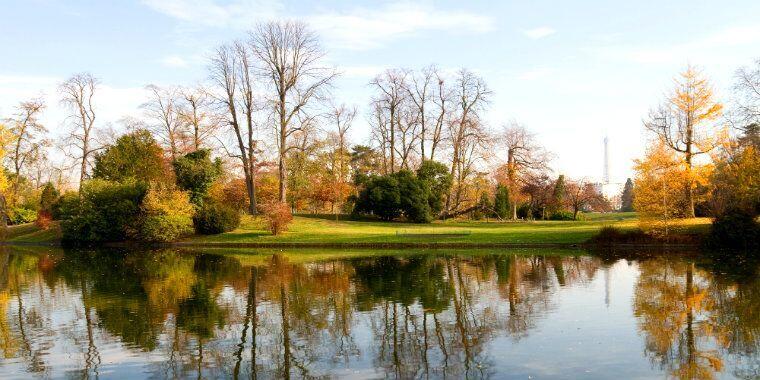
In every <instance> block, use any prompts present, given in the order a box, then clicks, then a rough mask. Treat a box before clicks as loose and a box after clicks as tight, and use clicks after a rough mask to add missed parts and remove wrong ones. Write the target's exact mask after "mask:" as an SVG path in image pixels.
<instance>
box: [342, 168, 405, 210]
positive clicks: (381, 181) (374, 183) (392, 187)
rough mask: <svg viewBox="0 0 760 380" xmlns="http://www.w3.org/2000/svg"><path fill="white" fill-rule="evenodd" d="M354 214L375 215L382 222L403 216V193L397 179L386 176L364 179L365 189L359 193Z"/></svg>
mask: <svg viewBox="0 0 760 380" xmlns="http://www.w3.org/2000/svg"><path fill="white" fill-rule="evenodd" d="M353 214H355V215H357V216H358V215H361V214H373V215H376V216H377V217H378V218H380V219H382V220H393V219H396V218H398V217H399V216H401V193H400V191H399V186H398V180H397V179H396V177H394V176H391V175H386V176H370V177H367V178H366V179H364V189H362V191H361V192H360V193H359V196H358V198H357V200H356V205H355V207H354V212H353Z"/></svg>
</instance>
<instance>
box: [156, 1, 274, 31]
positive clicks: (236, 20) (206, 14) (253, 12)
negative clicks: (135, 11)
mask: <svg viewBox="0 0 760 380" xmlns="http://www.w3.org/2000/svg"><path fill="white" fill-rule="evenodd" d="M143 4H145V5H147V6H148V7H150V8H153V9H154V10H156V11H158V12H161V13H164V14H166V15H168V16H171V17H174V18H176V19H180V20H182V21H187V22H191V23H194V24H202V25H206V26H213V27H233V28H250V27H251V26H253V24H255V23H256V21H260V20H263V19H269V18H274V17H275V15H276V14H277V13H279V12H280V11H281V10H282V4H281V3H280V2H279V1H277V0H233V1H229V2H226V3H224V4H222V3H220V2H218V1H215V0H143Z"/></svg>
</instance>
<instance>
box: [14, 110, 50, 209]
mask: <svg viewBox="0 0 760 380" xmlns="http://www.w3.org/2000/svg"><path fill="white" fill-rule="evenodd" d="M44 109H45V103H44V102H43V101H42V99H31V100H27V101H23V102H21V103H20V104H19V105H18V107H17V108H16V116H15V117H14V118H13V119H11V120H9V124H10V126H11V128H10V135H11V139H12V140H11V146H10V148H9V149H8V155H7V157H6V159H7V160H8V161H10V165H11V168H12V169H13V174H14V179H13V185H12V187H11V190H12V192H13V197H14V198H15V197H16V196H18V191H19V180H20V178H21V175H22V172H23V170H24V168H25V167H26V165H33V164H34V162H35V161H38V160H40V159H41V158H42V156H44V152H43V148H44V147H45V146H46V145H47V144H48V141H47V140H46V139H45V138H44V134H45V133H47V129H45V127H44V126H43V125H42V123H40V121H39V116H40V114H41V113H42V111H43V110H44Z"/></svg>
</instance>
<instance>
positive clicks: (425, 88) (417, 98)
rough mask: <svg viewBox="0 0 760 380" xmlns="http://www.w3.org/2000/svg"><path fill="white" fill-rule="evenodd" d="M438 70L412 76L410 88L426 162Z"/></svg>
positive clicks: (431, 67) (424, 70)
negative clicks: (431, 108)
mask: <svg viewBox="0 0 760 380" xmlns="http://www.w3.org/2000/svg"><path fill="white" fill-rule="evenodd" d="M436 74H437V72H436V69H435V67H434V66H429V67H426V68H424V69H422V71H421V72H420V73H419V74H414V75H412V76H411V82H412V83H411V85H410V86H409V89H408V91H409V98H410V99H411V100H412V102H413V103H414V107H415V114H416V116H417V123H419V126H420V132H419V139H420V158H421V160H422V161H425V140H427V138H428V127H429V124H430V118H429V117H428V115H429V114H430V108H429V106H430V103H431V102H432V99H431V98H432V97H433V93H432V90H433V86H434V85H435V82H436V81H437V78H436Z"/></svg>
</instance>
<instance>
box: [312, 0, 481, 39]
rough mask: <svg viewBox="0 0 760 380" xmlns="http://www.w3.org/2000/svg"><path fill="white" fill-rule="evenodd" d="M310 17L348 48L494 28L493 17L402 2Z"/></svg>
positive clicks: (327, 35) (328, 36)
mask: <svg viewBox="0 0 760 380" xmlns="http://www.w3.org/2000/svg"><path fill="white" fill-rule="evenodd" d="M306 20H307V21H308V22H309V23H310V24H311V25H313V26H314V28H316V29H317V30H318V31H319V32H320V33H321V34H322V35H323V36H324V37H325V39H326V40H327V41H328V43H330V44H332V45H336V46H338V47H342V48H347V49H357V50H361V49H370V48H374V47H378V46H381V45H382V44H384V43H387V42H389V41H391V40H393V39H396V38H399V37H403V36H408V35H412V34H414V33H417V32H422V31H457V32H465V33H485V32H488V31H491V30H493V29H494V21H493V19H492V18H490V17H488V16H484V15H479V14H474V13H469V12H463V11H443V10H438V9H435V8H432V7H426V6H422V5H416V4H410V3H401V4H391V5H388V6H386V7H383V8H380V9H367V8H355V9H354V10H351V11H348V12H329V13H322V14H317V15H313V16H309V17H307V18H306Z"/></svg>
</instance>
